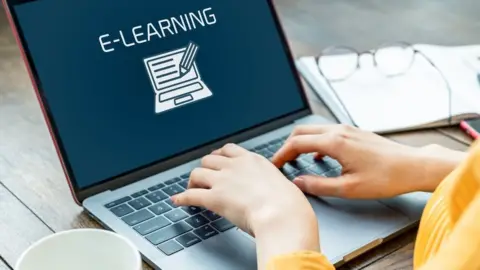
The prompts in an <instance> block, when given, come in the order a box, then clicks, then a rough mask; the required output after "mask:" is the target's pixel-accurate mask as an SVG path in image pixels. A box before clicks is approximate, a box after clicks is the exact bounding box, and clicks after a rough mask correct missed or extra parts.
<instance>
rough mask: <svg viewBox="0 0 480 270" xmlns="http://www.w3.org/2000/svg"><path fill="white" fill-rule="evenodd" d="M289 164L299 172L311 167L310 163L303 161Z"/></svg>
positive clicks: (299, 160) (298, 160)
mask: <svg viewBox="0 0 480 270" xmlns="http://www.w3.org/2000/svg"><path fill="white" fill-rule="evenodd" d="M289 164H290V165H291V166H292V167H293V168H295V169H297V170H301V169H306V168H308V167H310V166H311V164H310V163H308V162H306V161H303V160H301V159H297V160H294V161H290V162H289Z"/></svg>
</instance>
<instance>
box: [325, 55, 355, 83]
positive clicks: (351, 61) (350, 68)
mask: <svg viewBox="0 0 480 270" xmlns="http://www.w3.org/2000/svg"><path fill="white" fill-rule="evenodd" d="M357 65H358V54H357V52H355V51H354V50H352V49H349V48H343V47H332V48H329V49H326V50H325V51H323V52H322V56H321V57H320V58H319V59H318V68H319V69H320V70H321V71H322V73H323V75H324V76H325V77H326V78H327V79H329V80H343V79H346V78H347V77H349V76H350V75H351V74H352V73H353V72H355V70H356V69H357Z"/></svg>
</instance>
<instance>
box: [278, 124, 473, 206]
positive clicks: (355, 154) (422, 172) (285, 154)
mask: <svg viewBox="0 0 480 270" xmlns="http://www.w3.org/2000/svg"><path fill="white" fill-rule="evenodd" d="M304 153H317V155H318V156H319V157H323V156H330V157H332V158H334V159H336V160H338V161H339V162H340V163H341V164H342V166H343V172H342V175H341V176H339V177H337V178H324V177H320V176H312V175H304V176H300V177H298V178H297V179H295V180H294V183H295V184H296V185H297V186H298V187H299V188H300V189H301V190H302V191H303V192H305V193H309V194H312V195H316V196H335V197H343V198H355V199H373V198H388V197H393V196H397V195H400V194H404V193H408V192H413V191H427V192H431V191H434V190H435V189H436V187H437V186H438V185H439V183H440V182H441V181H442V180H443V178H444V177H445V176H447V175H448V174H449V173H450V172H451V171H452V170H453V169H454V168H455V167H456V166H457V165H458V163H459V162H460V161H461V160H462V159H463V158H464V157H465V154H464V153H461V152H456V151H453V150H448V149H446V148H442V147H439V146H426V147H421V148H415V147H410V146H406V145H402V144H399V143H396V142H394V141H391V140H388V139H386V138H383V137H381V136H379V135H376V134H374V133H371V132H367V131H362V130H360V129H357V128H354V127H350V126H345V125H318V126H299V127H297V128H296V129H295V131H294V132H293V133H292V134H291V135H290V137H289V139H288V140H287V141H286V142H285V145H284V146H283V147H282V148H281V149H280V150H279V151H278V152H277V153H276V154H275V156H274V157H273V163H274V164H275V165H276V166H277V167H282V166H283V165H284V164H285V163H286V162H288V161H291V160H294V159H295V158H296V157H297V156H299V155H300V154H304Z"/></svg>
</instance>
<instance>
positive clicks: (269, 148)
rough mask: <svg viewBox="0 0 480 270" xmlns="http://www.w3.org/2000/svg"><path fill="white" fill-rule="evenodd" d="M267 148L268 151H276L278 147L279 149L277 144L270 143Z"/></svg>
mask: <svg viewBox="0 0 480 270" xmlns="http://www.w3.org/2000/svg"><path fill="white" fill-rule="evenodd" d="M267 149H268V151H270V152H272V153H276V152H277V151H278V149H280V146H279V145H270V146H269V147H268V148H267Z"/></svg>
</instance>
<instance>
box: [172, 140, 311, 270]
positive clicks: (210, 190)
mask: <svg viewBox="0 0 480 270" xmlns="http://www.w3.org/2000/svg"><path fill="white" fill-rule="evenodd" d="M173 202H174V203H175V204H177V205H193V206H200V207H204V208H207V209H209V210H211V211H213V212H215V213H218V214H219V215H221V216H223V217H225V218H226V219H228V220H230V221H231V222H232V223H234V224H235V225H237V226H238V227H239V228H241V229H242V230H244V231H246V232H249V233H250V234H252V235H253V236H255V238H256V241H257V252H258V255H259V258H258V259H259V267H260V268H262V267H263V266H264V265H265V263H266V262H267V260H268V258H271V257H272V256H275V255H280V254H286V253H290V252H295V251H299V250H314V251H318V250H319V237H318V225H317V220H316V217H315V214H314V212H313V209H312V207H311V206H310V204H309V203H308V201H307V199H306V197H305V196H304V194H303V193H302V192H301V191H300V190H299V189H298V188H297V187H296V186H295V185H294V184H293V183H291V182H290V181H288V180H287V179H286V178H285V176H283V175H282V173H281V172H280V171H279V170H278V169H277V168H276V167H275V166H274V165H273V164H272V163H271V162H270V161H268V160H267V159H266V158H264V157H262V156H260V155H257V154H255V153H252V152H249V151H247V150H245V149H243V148H241V147H240V146H237V145H234V144H228V145H226V146H224V147H223V148H221V149H219V150H217V151H215V152H213V153H212V154H211V155H208V156H205V157H204V158H203V159H202V163H201V167H200V168H197V169H195V170H193V171H192V173H191V175H190V182H189V186H188V190H186V191H185V192H184V193H181V194H178V195H176V196H175V197H173Z"/></svg>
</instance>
